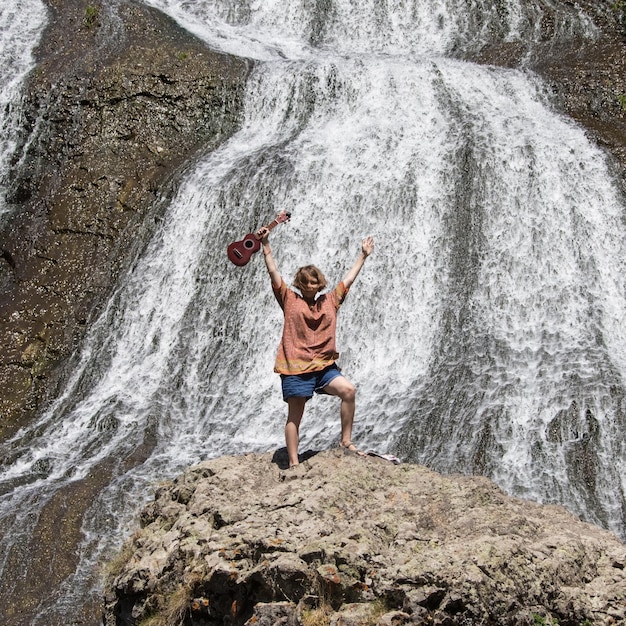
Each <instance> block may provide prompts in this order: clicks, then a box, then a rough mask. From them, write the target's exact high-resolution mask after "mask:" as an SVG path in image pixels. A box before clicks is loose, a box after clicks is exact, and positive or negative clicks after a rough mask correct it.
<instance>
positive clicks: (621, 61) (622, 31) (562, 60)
mask: <svg viewBox="0 0 626 626" xmlns="http://www.w3.org/2000/svg"><path fill="white" fill-rule="evenodd" d="M535 4H536V3H535ZM555 6H556V7H557V8H558V9H559V10H562V9H565V10H569V11H572V12H576V13H578V12H579V11H581V10H582V11H583V12H584V13H585V14H586V15H587V16H589V18H590V19H591V21H592V23H593V24H594V25H595V27H596V28H597V37H596V39H577V38H572V39H571V40H569V41H566V42H564V41H561V42H558V43H554V42H553V41H551V38H552V35H553V31H554V26H555V24H554V22H555V20H556V17H555V14H554V13H553V12H552V11H553V9H552V8H551V7H550V6H548V5H547V4H546V3H544V4H543V5H542V10H543V11H544V23H543V24H542V32H543V33H544V36H545V42H543V43H540V44H539V45H534V46H533V49H532V51H530V50H529V49H528V48H527V47H526V46H524V45H523V43H504V44H500V45H496V46H489V47H486V48H485V49H484V50H482V51H481V52H480V54H478V55H477V56H476V57H474V58H472V59H471V60H472V61H476V62H479V63H488V64H493V65H499V66H505V67H520V66H523V67H525V68H528V69H530V70H531V71H534V72H536V73H537V74H538V75H539V76H541V77H542V78H543V79H544V81H545V83H546V85H547V87H548V88H549V91H550V92H551V93H552V95H553V102H554V106H555V108H557V109H559V110H561V111H563V113H565V114H566V115H568V116H570V117H571V118H572V119H574V120H575V121H576V122H578V123H579V124H580V125H581V126H583V127H584V128H586V129H587V130H588V131H589V136H590V138H591V139H592V141H595V142H597V143H598V145H600V146H602V147H604V148H605V149H606V150H607V153H609V154H611V156H612V157H613V158H614V164H615V173H616V176H617V179H618V181H619V183H620V184H621V187H622V190H623V191H624V193H626V2H624V0H617V1H616V0H577V1H576V2H571V1H570V0H562V1H561V2H559V3H558V4H557V5H555Z"/></svg>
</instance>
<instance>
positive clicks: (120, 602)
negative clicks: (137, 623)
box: [105, 450, 626, 626]
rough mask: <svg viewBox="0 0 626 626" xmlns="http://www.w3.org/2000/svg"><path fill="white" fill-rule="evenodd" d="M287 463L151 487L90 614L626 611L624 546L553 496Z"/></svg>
mask: <svg viewBox="0 0 626 626" xmlns="http://www.w3.org/2000/svg"><path fill="white" fill-rule="evenodd" d="M293 475H294V472H293V471H292V470H281V469H280V467H279V466H278V464H277V463H276V457H275V456H274V457H272V455H271V454H269V453H268V454H264V455H246V456H241V457H223V458H220V459H215V460H212V461H207V462H205V463H203V464H201V465H199V466H197V467H193V468H190V469H189V470H187V471H186V472H185V473H184V474H183V475H181V476H180V477H178V478H177V479H176V480H174V481H173V482H171V483H169V484H166V485H165V486H161V487H159V489H158V490H157V491H156V493H155V499H154V502H151V503H150V504H149V505H148V506H147V507H146V510H147V511H149V514H146V515H144V516H143V518H142V519H143V527H142V528H141V529H139V530H138V531H137V533H136V534H135V535H134V536H133V537H132V538H131V539H129V541H128V544H127V545H126V546H125V548H124V550H123V553H124V554H126V555H128V557H127V558H126V559H123V560H121V561H120V562H121V565H120V566H119V567H118V570H117V571H116V572H114V573H113V574H112V575H111V576H110V578H109V580H108V581H107V584H106V598H107V604H106V608H105V615H106V617H105V623H107V624H130V623H132V621H131V616H132V619H137V620H141V619H144V618H146V617H147V615H148V612H149V611H151V612H152V614H153V615H154V614H157V615H159V616H161V618H162V619H163V621H162V622H161V623H163V624H174V623H179V622H175V621H168V618H167V616H168V615H171V614H172V609H171V607H172V605H175V606H176V607H177V611H178V612H177V613H176V614H177V615H178V619H180V620H181V621H180V623H184V624H192V623H193V624H198V625H200V624H207V625H208V624H218V623H219V624H222V623H230V624H256V623H263V624H265V623H268V624H270V623H272V624H278V623H280V624H292V623H299V624H310V623H320V624H322V623H324V624H336V625H340V624H342V625H345V626H348V625H350V626H358V625H361V624H380V625H381V626H387V625H399V624H407V623H411V624H440V625H443V624H451V625H456V624H468V625H469V624H492V625H500V624H501V625H507V626H508V625H510V626H523V625H526V624H528V625H531V624H536V623H540V622H541V620H543V622H541V623H557V620H558V623H559V624H561V626H564V625H572V626H573V625H576V626H579V625H580V624H584V623H588V624H594V625H599V624H618V623H623V621H624V620H626V571H625V566H626V546H625V545H624V544H623V543H621V542H620V541H619V540H618V539H617V538H616V537H615V536H614V535H613V534H611V533H609V532H608V531H604V530H601V529H599V528H597V527H595V526H593V525H590V524H587V523H583V522H581V521H580V520H578V519H577V518H575V517H574V516H572V515H571V514H569V513H568V512H567V511H565V509H563V508H561V507H556V506H541V505H539V504H535V503H532V502H527V501H524V500H520V499H516V498H511V497H508V496H506V495H505V494H504V493H503V492H502V491H501V490H500V489H499V488H497V487H496V486H495V485H494V484H493V483H491V482H490V481H489V480H487V479H485V478H479V477H465V476H450V477H446V476H441V475H439V474H436V473H435V472H432V471H430V470H428V469H426V468H424V467H421V466H417V465H409V464H405V465H393V464H391V463H388V462H385V461H384V460H381V459H376V458H372V457H367V458H363V457H360V456H356V455H353V454H351V453H349V452H346V451H342V450H331V451H325V452H320V453H318V454H315V455H313V456H311V457H310V458H309V459H308V460H307V461H305V462H304V463H303V464H301V466H300V467H299V471H298V477H297V478H291V477H292V476H293ZM181 490H182V492H184V493H185V497H184V498H183V499H184V500H185V502H184V503H181V502H180V501H179V500H178V498H179V494H180V493H181ZM173 502H174V503H176V506H175V507H172V503H173ZM181 598H184V601H183V600H181ZM197 598H204V599H206V603H207V604H206V606H205V605H202V606H201V605H199V604H198V602H197ZM194 602H195V603H196V604H194ZM194 606H195V607H196V609H194ZM207 607H208V608H207ZM313 620H318V621H313ZM549 620H553V621H552V622H550V621H549ZM586 620H587V621H586Z"/></svg>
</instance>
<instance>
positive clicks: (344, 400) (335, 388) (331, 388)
mask: <svg viewBox="0 0 626 626" xmlns="http://www.w3.org/2000/svg"><path fill="white" fill-rule="evenodd" d="M324 391H325V392H326V393H328V394H330V395H331V396H337V397H339V398H340V399H341V445H342V446H346V447H347V446H348V445H349V444H350V443H351V442H352V424H353V422H354V410H355V407H356V388H355V386H354V385H353V384H352V383H351V382H350V381H349V380H348V379H347V378H346V377H345V376H337V377H335V378H333V379H332V380H331V381H330V382H329V383H328V385H326V387H324Z"/></svg>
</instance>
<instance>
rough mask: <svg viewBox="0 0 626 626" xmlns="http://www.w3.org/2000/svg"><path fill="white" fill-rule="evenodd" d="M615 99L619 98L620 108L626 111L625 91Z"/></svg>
mask: <svg viewBox="0 0 626 626" xmlns="http://www.w3.org/2000/svg"><path fill="white" fill-rule="evenodd" d="M617 99H618V100H619V103H620V104H621V105H622V109H624V111H626V93H623V94H621V95H619V96H617Z"/></svg>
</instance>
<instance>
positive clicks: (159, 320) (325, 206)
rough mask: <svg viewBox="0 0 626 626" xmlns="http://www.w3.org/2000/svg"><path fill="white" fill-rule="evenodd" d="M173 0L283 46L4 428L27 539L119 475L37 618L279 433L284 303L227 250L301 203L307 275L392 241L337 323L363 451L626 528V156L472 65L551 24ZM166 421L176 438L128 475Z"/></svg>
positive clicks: (43, 619)
mask: <svg viewBox="0 0 626 626" xmlns="http://www.w3.org/2000/svg"><path fill="white" fill-rule="evenodd" d="M151 4H153V5H155V6H158V7H160V8H162V9H163V10H165V11H167V12H168V13H170V14H171V15H172V16H173V17H175V18H176V19H177V20H179V21H180V22H181V23H182V24H183V25H184V26H185V27H187V28H189V29H190V30H191V31H193V32H194V33H196V34H197V35H198V36H200V37H202V38H204V39H205V40H206V41H207V42H208V43H209V44H210V45H211V46H212V47H215V48H218V49H222V50H225V51H229V52H232V53H236V54H239V55H242V56H248V57H252V58H255V59H258V60H259V62H258V63H257V65H256V67H255V69H254V72H253V74H252V77H251V78H250V81H249V85H248V90H247V95H246V110H245V120H244V123H243V127H242V129H241V131H240V132H239V133H237V134H236V135H235V136H234V137H233V138H232V139H231V140H229V141H228V142H227V143H225V144H224V145H223V146H222V147H220V148H219V149H218V150H217V151H215V152H214V153H212V154H211V155H208V156H207V157H206V158H205V159H203V160H202V161H201V162H199V163H198V164H197V166H196V167H194V168H193V169H192V170H190V171H189V172H188V174H187V175H186V176H185V178H184V180H183V181H182V183H181V186H180V190H179V192H178V194H177V196H176V197H175V198H174V200H173V202H172V204H171V206H170V207H169V208H168V210H167V212H166V217H165V219H164V221H163V223H162V226H161V228H160V230H159V231H158V232H157V233H156V234H155V237H154V239H153V241H152V242H151V243H150V245H149V247H148V249H147V251H146V253H145V254H144V255H143V256H142V258H140V259H139V260H138V261H137V263H136V264H135V266H134V267H133V269H132V271H131V272H130V273H129V275H128V276H127V277H126V278H125V279H124V281H122V284H121V286H120V289H119V291H118V292H117V293H116V294H115V296H114V298H112V300H111V302H110V303H109V305H108V308H107V310H106V311H105V313H104V314H103V316H102V317H101V319H100V320H99V321H98V322H97V323H96V325H95V327H94V328H93V329H92V332H91V333H90V336H89V338H88V340H87V342H86V344H85V346H84V349H83V351H82V353H81V355H80V359H79V362H78V363H77V364H76V367H75V370H74V375H73V379H72V380H71V382H70V384H69V385H68V386H67V388H66V389H65V391H64V393H63V394H62V396H61V397H60V398H59V400H58V401H57V402H56V403H55V405H54V406H53V407H52V409H51V410H50V411H49V412H48V413H47V414H45V415H43V416H42V418H41V420H40V421H39V423H38V424H36V425H34V426H33V427H31V428H28V429H26V430H24V431H22V432H20V433H18V435H16V436H15V437H14V438H13V440H12V441H10V442H8V443H7V444H4V445H3V446H2V447H1V448H0V457H2V458H6V459H7V463H6V464H5V466H4V467H3V468H2V474H1V475H0V480H1V481H2V482H1V483H0V484H2V485H3V487H2V490H3V492H4V495H3V496H2V499H1V500H0V523H2V525H3V528H10V529H11V531H10V532H9V533H5V535H4V536H3V538H2V542H1V544H0V547H1V549H0V554H4V555H7V554H8V550H9V548H10V547H11V546H15V545H18V544H19V542H20V541H23V540H24V539H25V538H26V537H27V536H28V535H29V533H30V532H31V530H32V528H33V525H34V524H35V522H36V519H37V515H38V511H40V510H41V507H42V505H43V504H44V503H45V502H46V501H48V500H49V498H50V497H51V496H52V495H53V494H54V493H55V492H56V491H57V490H58V489H59V488H60V487H62V486H64V485H67V484H68V483H69V482H71V481H76V480H78V479H80V478H83V477H85V476H88V475H89V474H90V473H92V472H97V471H100V469H99V468H100V466H101V464H104V463H106V464H107V467H109V468H112V469H111V472H112V475H113V478H112V479H111V482H110V484H109V486H108V487H107V488H106V489H105V490H104V492H103V493H102V494H100V496H99V497H98V498H97V499H96V501H94V503H93V504H92V506H90V508H89V510H88V513H87V515H86V517H85V519H84V525H83V531H84V535H85V540H84V542H83V545H82V547H81V550H82V557H81V563H80V565H79V568H78V569H77V571H76V573H75V574H74V575H73V576H71V577H70V578H69V579H68V580H67V581H66V583H65V585H64V586H63V588H62V589H61V590H60V591H59V592H58V593H57V594H53V596H52V597H51V598H50V599H49V600H48V601H47V602H46V601H44V602H42V606H41V612H40V617H39V621H38V622H37V623H42V624H44V623H51V621H52V622H54V619H55V617H58V616H63V615H67V614H68V612H69V611H70V610H71V609H70V607H71V606H72V604H73V603H76V602H77V599H78V598H84V596H85V593H86V591H88V589H89V586H90V585H97V584H98V583H97V580H95V579H94V577H93V572H92V568H93V566H94V564H95V563H97V562H98V560H99V559H100V558H101V557H102V555H106V554H109V553H110V550H111V547H112V546H115V545H119V543H120V541H121V540H122V538H123V536H124V535H125V533H126V532H128V529H129V527H130V525H131V524H132V523H133V517H134V515H135V514H136V512H137V510H138V508H139V507H140V506H141V503H142V502H143V501H144V500H145V499H146V498H147V497H149V494H150V489H151V487H150V485H151V484H154V483H156V482H158V481H160V480H162V479H164V478H168V477H171V476H173V475H175V474H176V473H177V472H179V471H180V470H181V469H182V468H184V467H185V466H187V465H189V464H191V463H194V462H197V461H199V460H202V459H205V458H209V457H214V456H218V455H222V454H230V453H235V454H238V453H242V452H245V451H249V450H255V451H263V450H271V449H275V448H278V447H282V445H283V436H282V429H283V421H284V414H285V407H284V403H283V402H282V401H281V400H280V391H279V380H278V377H277V376H276V375H274V374H272V365H273V359H274V354H275V348H276V345H277V341H278V339H279V335H280V327H281V313H280V310H279V308H278V306H277V305H276V303H275V301H274V299H273V296H272V295H271V292H270V287H269V281H268V279H267V276H266V272H265V271H264V269H263V263H262V259H261V258H260V257H259V258H254V259H253V261H251V263H250V264H249V265H247V266H246V267H244V268H236V267H234V266H232V265H230V264H229V262H228V261H227V259H226V256H225V248H226V245H227V244H228V243H229V242H230V241H232V240H234V239H238V238H241V237H242V236H243V235H244V234H245V233H246V232H248V231H249V230H253V229H256V228H257V227H258V226H260V225H262V224H263V223H266V222H269V221H270V220H271V219H272V218H273V217H274V215H275V214H276V213H277V212H278V211H280V210H289V211H291V212H292V214H293V217H292V220H291V222H290V223H289V224H286V225H281V226H279V227H278V228H277V229H276V230H275V231H274V232H273V235H272V240H273V247H274V250H275V256H276V258H277V261H278V264H279V267H280V269H281V271H282V273H283V275H284V276H285V277H286V278H287V279H289V278H290V277H291V276H293V273H294V272H295V270H296V268H297V267H299V266H300V265H302V264H304V263H308V262H312V263H315V264H317V265H319V266H321V267H322V268H323V269H324V271H325V272H326V274H327V277H328V278H329V280H330V282H336V281H337V280H340V279H341V277H342V276H343V274H344V272H345V271H346V270H347V269H348V267H349V266H350V265H351V263H352V262H353V260H354V258H355V256H356V254H357V253H358V251H359V247H360V240H361V238H362V237H363V236H365V235H367V234H372V235H374V237H375V238H376V242H377V245H376V251H375V253H374V255H373V256H372V257H371V258H370V259H369V260H368V262H367V264H366V267H365V268H364V270H363V272H362V274H361V276H359V278H358V281H357V283H356V284H355V286H354V287H353V289H352V292H351V293H350V295H349V296H348V299H347V300H346V303H345V305H344V307H343V308H342V311H341V316H340V332H339V337H338V342H339V346H340V351H341V353H342V356H341V365H342V367H343V369H344V370H345V372H346V373H347V375H348V376H349V377H350V379H351V380H353V381H354V382H355V383H356V384H357V386H358V388H359V398H358V415H357V426H356V429H355V440H357V441H358V442H359V444H360V445H361V446H362V447H364V448H369V447H372V448H375V449H378V450H381V451H389V452H395V453H398V454H401V455H402V456H403V457H404V458H406V459H407V460H413V461H418V462H424V463H428V464H429V465H431V466H433V467H435V468H436V469H438V470H440V471H444V472H451V471H461V472H468V473H471V472H484V473H486V474H487V475H489V476H491V477H493V478H494V479H495V480H496V481H497V482H498V483H499V484H501V485H502V486H503V487H504V488H505V489H507V490H508V491H510V492H511V493H516V494H520V495H525V496H527V497H530V498H533V499H536V500H540V501H557V502H561V503H563V504H565V505H566V506H568V507H569V508H570V509H571V510H573V511H574V512H576V513H579V514H581V515H584V516H585V517H587V518H588V519H591V520H594V521H597V522H600V523H602V524H604V525H605V526H607V527H609V528H611V529H613V530H614V531H615V532H617V533H619V534H621V535H622V536H623V535H624V518H623V513H622V512H621V510H620V508H621V507H623V506H624V497H623V492H624V489H625V488H626V484H625V483H624V477H625V476H626V471H625V470H626V468H625V467H624V453H623V452H624V417H623V415H622V413H621V412H620V411H621V408H620V407H621V403H622V399H623V395H624V390H623V378H624V373H625V372H626V339H625V337H624V330H623V329H624V322H625V321H626V319H625V317H626V315H625V313H626V311H625V307H626V302H625V298H624V285H623V278H622V277H623V276H624V275H625V273H624V270H625V269H626V268H624V264H625V260H626V255H625V250H624V244H623V241H624V225H623V213H624V202H623V199H622V198H620V197H619V195H618V192H617V188H616V185H615V183H614V181H613V180H612V178H611V176H610V174H609V171H608V168H607V164H606V162H605V157H604V155H603V154H602V153H601V152H600V151H599V150H597V149H596V148H595V147H593V146H592V145H591V144H590V143H589V142H588V141H587V139H586V137H585V134H584V132H583V131H582V130H581V129H579V128H577V127H576V126H575V125H574V124H572V123H570V122H568V121H567V120H565V119H564V118H562V117H560V116H558V115H557V114H555V113H554V112H553V111H552V110H551V108H550V106H549V104H548V103H547V101H546V99H545V97H544V95H543V93H542V85H541V83H540V82H539V81H537V80H536V79H535V78H534V77H533V76H532V75H530V74H528V73H525V72H522V71H512V70H502V69H496V68H491V67H484V66H477V65H474V64H470V63H466V62H463V61H461V60H459V58H458V57H459V56H460V55H462V53H463V52H464V51H468V50H471V51H474V50H477V49H479V47H480V45H481V44H482V43H483V42H484V41H485V40H486V39H487V38H488V37H489V36H491V37H495V38H496V39H498V40H499V41H515V40H517V39H523V40H524V41H532V40H533V38H536V37H538V34H537V32H536V29H535V26H534V25H535V24H536V23H537V19H538V15H539V13H540V10H539V9H538V8H533V9H532V10H526V11H525V10H522V5H521V4H517V3H515V2H509V3H508V4H507V6H508V9H507V11H506V14H502V13H501V14H498V13H497V12H492V11H491V9H490V7H491V6H492V4H493V3H492V2H487V1H485V2H480V1H478V0H476V1H474V2H472V3H467V2H461V1H460V0H457V1H456V2H455V1H453V0H449V1H448V2H444V0H439V1H437V0H431V1H430V2H421V3H419V2H415V3H412V2H403V3H398V5H397V7H396V9H395V10H394V11H390V12H389V13H385V14H384V15H383V14H381V13H380V11H378V10H377V9H376V7H378V6H380V5H379V3H371V6H369V4H370V3H366V2H362V3H351V2H348V0H345V1H337V2H334V3H320V7H322V6H323V7H326V13H324V12H321V13H319V12H318V13H317V14H314V13H311V12H310V9H309V8H308V6H309V4H308V3H306V4H305V3H297V2H296V3H290V4H289V5H288V6H289V9H288V10H285V5H284V3H278V2H271V1H270V0H267V1H266V2H254V3H245V2H241V3H238V4H232V3H227V2H223V3H219V2H204V1H197V2H182V1H176V2H175V1H171V2H169V1H167V0H162V1H156V0H155V1H154V2H151ZM541 6H542V7H544V9H545V7H551V3H550V2H546V1H544V2H542V3H541ZM557 23H559V24H562V28H561V30H560V31H558V32H557V33H556V34H555V37H565V36H568V34H569V33H571V32H575V31H576V32H580V33H583V34H585V35H586V36H593V31H592V29H590V27H589V23H588V21H587V20H585V19H582V18H579V17H578V16H576V14H575V13H571V14H566V15H560V16H559V20H557ZM489 33H491V35H489ZM338 434H339V426H338V407H337V404H336V402H335V401H334V400H333V399H330V398H316V399H315V400H314V401H313V402H312V403H311V405H310V406H309V407H308V409H307V413H306V415H305V419H304V421H303V427H302V436H303V439H302V445H301V448H302V450H305V449H307V448H324V447H328V446H332V445H335V443H336V441H337V438H338ZM146 440H148V441H150V442H151V445H153V446H154V450H153V452H152V453H151V455H150V456H149V458H148V459H147V460H146V461H145V462H144V463H141V464H139V465H137V466H136V467H134V468H133V469H128V467H129V466H130V465H132V464H126V463H125V458H126V457H127V456H129V455H131V454H132V451H133V450H134V449H135V448H137V447H138V446H140V445H141V444H142V442H144V441H146ZM581 455H582V456H581ZM585 455H587V456H585ZM587 458H590V459H591V461H592V469H589V463H588V462H587V461H585V459H587ZM581 459H582V460H581ZM594 481H595V484H594ZM3 558H4V557H3Z"/></svg>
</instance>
